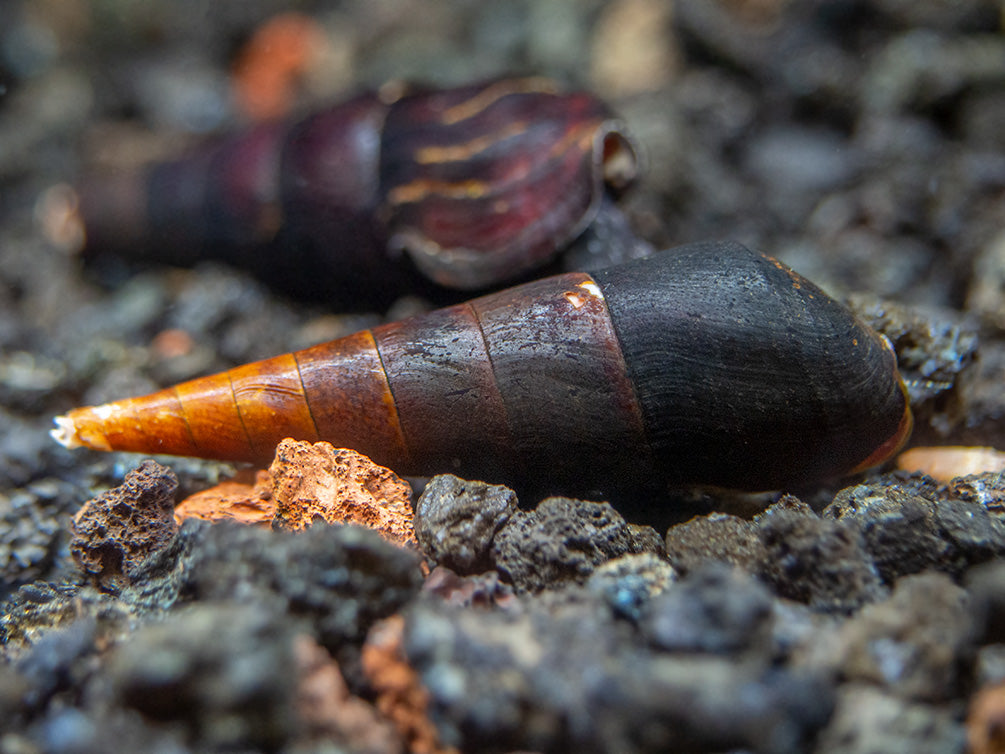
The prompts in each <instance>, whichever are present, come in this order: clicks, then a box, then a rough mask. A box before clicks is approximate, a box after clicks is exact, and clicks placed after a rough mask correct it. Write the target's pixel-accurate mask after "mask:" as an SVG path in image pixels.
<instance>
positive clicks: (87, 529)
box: [70, 461, 178, 590]
mask: <svg viewBox="0 0 1005 754" xmlns="http://www.w3.org/2000/svg"><path fill="white" fill-rule="evenodd" d="M177 489H178V479H177V477H176V476H175V474H174V472H173V471H171V470H170V469H168V468H165V467H164V466H160V465H158V464H157V463H156V462H154V461H146V462H144V463H143V464H142V465H141V466H140V467H139V468H138V469H136V470H135V471H132V472H130V473H129V474H128V475H127V476H126V480H125V482H124V483H123V485H122V486H121V487H116V488H115V489H113V490H109V491H108V492H106V493H105V494H104V495H101V496H100V497H97V498H95V499H93V500H90V501H88V502H87V503H86V504H85V505H84V507H83V508H81V509H80V511H79V512H78V513H77V515H76V516H74V519H73V539H72V540H71V542H70V551H71V552H72V553H73V558H74V560H76V562H77V564H78V565H79V566H80V567H81V569H82V570H84V571H85V572H86V573H87V574H89V575H91V576H92V577H93V578H94V579H95V581H96V582H97V583H99V584H101V585H102V586H103V587H105V588H107V589H113V590H114V589H117V588H121V587H122V586H124V585H126V584H128V583H131V582H133V581H134V580H135V572H136V570H137V569H138V567H139V566H140V565H141V564H142V563H143V562H144V561H145V560H146V559H147V558H149V557H151V556H152V555H154V554H155V553H156V552H157V551H158V550H161V549H163V548H164V547H166V546H167V545H168V544H169V543H170V542H171V540H172V539H174V536H175V534H176V532H177V531H178V525H177V524H176V523H175V520H174V515H173V510H174V495H175V491H176V490H177Z"/></svg>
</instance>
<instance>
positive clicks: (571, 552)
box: [491, 497, 662, 592]
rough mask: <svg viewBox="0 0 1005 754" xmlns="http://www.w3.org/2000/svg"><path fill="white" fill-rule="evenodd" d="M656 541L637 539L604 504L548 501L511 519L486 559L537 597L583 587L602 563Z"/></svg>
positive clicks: (612, 509)
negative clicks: (540, 593) (544, 592)
mask: <svg viewBox="0 0 1005 754" xmlns="http://www.w3.org/2000/svg"><path fill="white" fill-rule="evenodd" d="M655 540H656V542H657V543H656V544H654V538H652V537H639V536H637V535H636V534H635V532H633V530H632V529H631V528H630V527H629V526H628V524H626V523H625V519H624V518H622V516H621V514H620V513H618V512H617V511H616V510H615V509H614V508H613V507H612V506H611V505H610V504H609V503H594V502H587V501H583V500H573V499H571V498H564V497H549V498H546V499H544V500H542V501H541V502H540V503H539V504H538V506H537V508H535V509H534V510H532V511H519V512H517V513H516V514H515V515H514V516H512V517H511V518H510V520H509V522H508V523H507V524H506V526H504V527H502V529H500V530H499V532H498V533H497V534H496V536H495V538H494V540H493V542H492V552H491V557H492V561H493V562H494V564H495V567H496V568H497V569H498V570H499V572H500V573H501V574H502V575H503V578H504V579H506V580H507V581H509V582H510V583H512V584H513V585H514V586H515V587H516V589H517V590H518V591H524V592H537V591H541V590H542V589H553V588H556V587H560V586H562V585H565V584H570V583H571V584H582V583H584V582H585V581H586V579H588V578H589V576H590V574H591V573H592V572H593V570H594V569H595V568H596V567H597V566H598V565H600V564H601V563H605V562H607V561H609V560H613V559H615V558H618V557H620V556H622V555H627V554H631V553H640V552H644V551H645V550H646V547H658V546H659V545H660V544H662V543H658V537H657V538H655Z"/></svg>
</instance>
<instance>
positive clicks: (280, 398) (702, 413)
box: [54, 242, 911, 498]
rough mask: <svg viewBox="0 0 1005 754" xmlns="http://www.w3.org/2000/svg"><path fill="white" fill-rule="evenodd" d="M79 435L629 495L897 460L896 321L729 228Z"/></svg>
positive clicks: (786, 480) (255, 369) (370, 335)
mask: <svg viewBox="0 0 1005 754" xmlns="http://www.w3.org/2000/svg"><path fill="white" fill-rule="evenodd" d="M57 422H58V424H59V428H58V429H57V430H54V435H55V436H56V438H57V439H58V440H60V441H61V442H63V443H64V444H66V445H69V446H75V445H84V446H88V447H92V448H99V449H104V450H132V451H139V452H145V453H171V454H178V455H195V456H203V457H210V458H222V459H230V460H247V461H258V462H261V461H263V460H267V459H268V458H270V457H271V453H272V450H273V449H274V447H275V445H276V444H277V443H278V442H279V440H281V439H282V438H284V437H295V438H297V439H303V440H311V441H316V440H328V441H330V442H332V443H333V444H335V445H337V446H344V447H351V448H354V449H356V450H359V451H361V452H363V453H366V454H367V455H369V456H371V457H372V458H373V459H374V460H375V461H377V462H378V463H381V464H384V465H387V466H389V467H391V468H392V469H394V470H395V471H397V472H398V473H401V474H414V475H432V474H435V473H439V472H445V471H449V472H453V473H457V474H460V475H463V476H468V477H480V478H484V479H486V480H488V481H493V482H504V483H508V484H514V485H517V486H521V485H532V486H534V487H535V488H537V489H541V488H546V489H553V490H556V491H557V490H562V491H574V492H583V493H593V492H599V493H600V494H604V495H607V496H608V497H611V498H623V497H625V496H626V495H629V494H631V493H632V491H633V490H637V489H640V488H649V489H653V488H660V487H664V486H666V485H683V484H704V485H717V486H724V487H732V488H737V489H746V490H768V489H778V488H784V487H788V486H790V485H794V484H799V483H803V482H807V481H811V480H817V479H822V478H826V477H834V476H838V475H842V474H847V473H850V472H852V471H855V470H858V469H861V468H865V467H868V466H870V465H874V464H877V463H879V462H881V461H883V460H885V459H887V458H888V457H890V456H891V455H892V454H893V453H895V452H896V450H897V449H898V448H899V447H900V446H901V445H902V444H903V442H904V441H905V440H906V438H907V436H908V434H909V433H910V430H911V414H910V410H909V407H908V402H907V397H906V393H905V390H904V386H903V382H902V380H901V379H900V376H899V374H898V372H897V365H896V361H895V358H894V354H893V352H892V350H891V348H890V346H889V344H888V343H887V342H886V340H885V339H884V338H883V337H881V336H880V335H877V334H876V333H875V332H873V331H872V330H870V329H869V328H868V327H867V326H865V325H864V324H863V323H862V322H860V321H859V320H858V319H856V318H855V316H854V315H853V314H852V313H851V312H850V311H849V310H848V309H846V308H845V307H844V306H842V305H841V304H839V303H837V302H836V301H834V300H833V299H831V298H830V297H829V296H828V295H827V294H825V293H824V292H823V291H821V290H820V289H819V288H818V287H817V286H815V285H814V284H812V283H810V282H809V281H807V280H806V279H805V278H802V277H800V276H799V275H797V274H796V273H794V272H793V271H792V270H790V269H789V268H788V267H786V266H785V265H783V264H781V263H780V262H778V261H776V260H775V259H772V258H771V257H768V256H764V255H761V254H756V253H753V252H751V251H749V250H748V249H746V248H744V247H743V246H741V245H739V244H736V243H728V242H727V243H701V244H693V245H690V246H685V247H681V248H678V249H673V250H670V251H665V252H663V253H660V254H657V255H654V256H652V257H649V258H646V259H641V260H637V261H634V262H629V263H627V264H623V265H619V266H615V267H611V268H608V269H605V270H602V271H600V272H596V273H593V274H586V273H569V274H565V275H559V276H556V277H551V278H545V279H543V280H537V281H533V282H530V283H526V284H523V285H520V286H516V287H513V288H510V289H507V290H504V291H500V292H498V293H493V294H490V295H487V296H482V297H480V298H476V299H473V300H472V301H469V302H467V303H464V304H458V305H456V306H451V307H448V308H445V309H440V310H437V311H434V312H431V313H429V314H425V315H420V316H417V317H414V318H412V319H408V320H405V321H402V322H395V323H390V324H386V325H382V326H380V327H375V328H373V329H372V330H365V331H362V332H360V333H357V334H355V335H350V336H348V337H346V338H342V339H340V340H336V341H332V342H330V343H325V344H321V345H318V346H314V347H312V348H309V349H305V350H303V351H298V352H296V353H293V354H285V355H283V356H277V357H274V358H272V359H268V360H266V361H262V362H256V363H254V364H249V365H245V366H243V367H238V368H236V369H233V370H230V371H229V372H225V373H222V374H219V375H214V376H210V377H204V378H201V379H197V380H193V381H191V382H187V383H183V384H181V385H177V386H175V387H172V388H168V389H166V390H162V391H159V392H157V393H154V394H152V395H150V396H145V397H141V398H132V399H126V400H124V401H120V402H117V403H111V404H106V405H104V406H98V407H93V408H82V409H76V410H74V411H72V412H70V413H69V414H68V415H67V416H65V417H59V419H57Z"/></svg>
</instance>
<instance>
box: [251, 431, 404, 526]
mask: <svg viewBox="0 0 1005 754" xmlns="http://www.w3.org/2000/svg"><path fill="white" fill-rule="evenodd" d="M269 476H270V477H271V478H272V497H273V498H274V499H275V504H276V508H275V516H274V518H273V520H272V525H273V527H274V528H278V529H288V530H291V531H302V530H304V529H306V528H308V527H309V526H311V525H312V524H313V523H314V521H316V520H320V521H326V522H327V523H330V524H336V523H337V524H342V523H353V524H359V525H360V526H366V527H367V528H370V529H373V530H375V531H378V532H380V533H381V534H382V535H383V536H384V537H385V538H387V539H388V540H390V541H392V542H396V543H398V544H406V543H412V544H414V542H415V533H414V531H413V527H412V505H411V499H412V488H411V487H410V486H409V484H408V482H405V481H404V480H402V479H400V478H399V477H398V476H397V475H395V473H394V472H393V471H391V470H390V469H387V468H384V467H383V466H378V465H377V464H375V463H374V462H373V461H371V460H370V459H369V458H367V457H366V456H364V455H363V454H361V453H357V452H356V451H354V450H349V449H347V448H335V447H334V446H333V445H332V444H331V443H328V442H317V443H313V444H312V443H309V442H303V441H297V440H291V439H286V440H283V441H282V442H281V443H279V447H277V448H276V457H275V460H273V462H272V465H271V466H270V467H269Z"/></svg>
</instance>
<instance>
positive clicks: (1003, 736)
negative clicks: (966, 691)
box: [967, 684, 1005, 754]
mask: <svg viewBox="0 0 1005 754" xmlns="http://www.w3.org/2000/svg"><path fill="white" fill-rule="evenodd" d="M967 742H968V743H969V744H970V748H969V751H970V752H971V753H972V754H1005V684H996V685H993V686H985V687H984V688H982V689H981V690H980V691H978V692H977V693H976V694H975V695H974V697H973V698H972V699H971V701H970V713H969V714H968V715H967Z"/></svg>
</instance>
